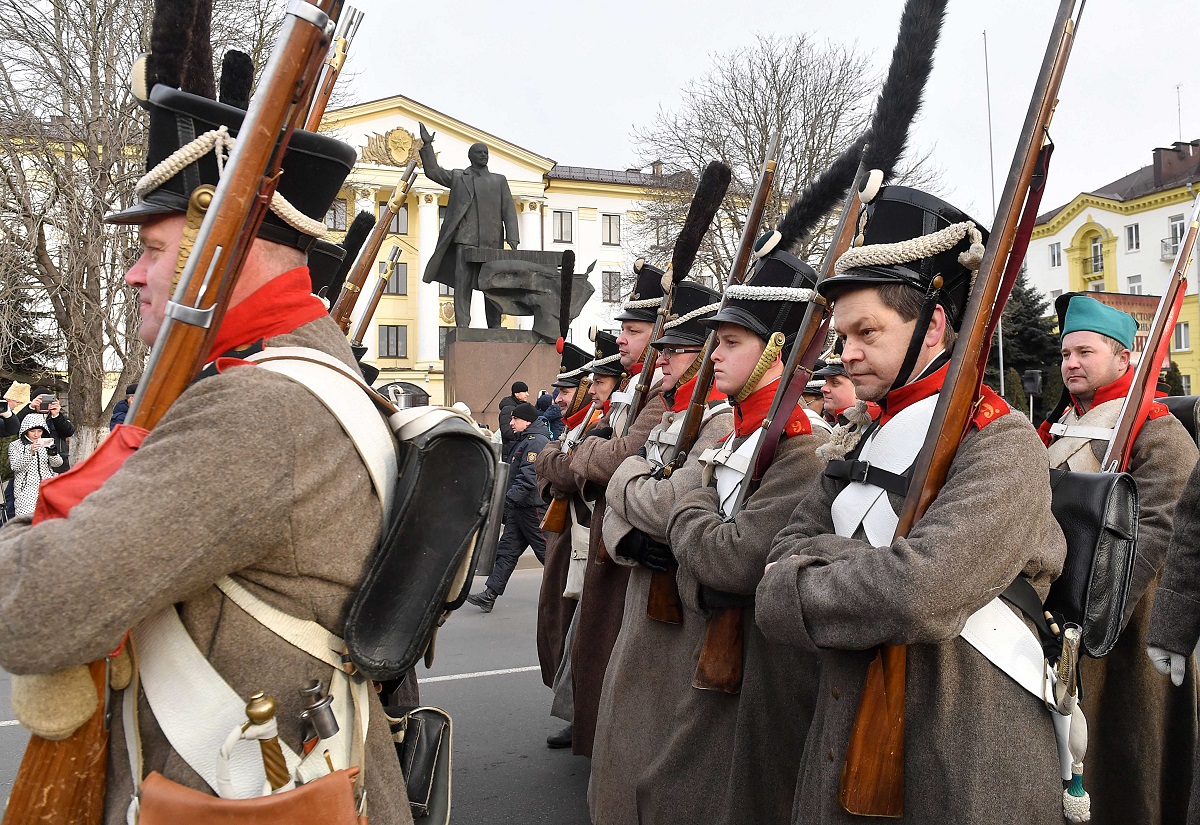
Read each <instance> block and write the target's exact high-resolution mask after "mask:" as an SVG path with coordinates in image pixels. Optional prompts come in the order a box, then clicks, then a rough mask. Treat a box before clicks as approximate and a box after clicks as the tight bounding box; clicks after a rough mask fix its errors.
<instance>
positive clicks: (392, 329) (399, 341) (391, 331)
mask: <svg viewBox="0 0 1200 825" xmlns="http://www.w3.org/2000/svg"><path fill="white" fill-rule="evenodd" d="M379 357H380V358H407V357H408V327H406V326H404V325H403V324H392V325H387V326H384V325H381V326H380V327H379Z"/></svg>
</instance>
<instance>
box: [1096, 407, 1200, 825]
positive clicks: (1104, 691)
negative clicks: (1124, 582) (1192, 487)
mask: <svg viewBox="0 0 1200 825" xmlns="http://www.w3.org/2000/svg"><path fill="white" fill-rule="evenodd" d="M1089 446H1090V447H1091V449H1092V451H1093V453H1095V454H1096V458H1097V460H1100V459H1103V457H1104V452H1105V450H1106V449H1107V447H1108V442H1107V441H1101V440H1093V441H1092V443H1091V444H1090V445H1089ZM1196 458H1197V454H1196V444H1195V442H1193V441H1192V437H1191V435H1189V434H1188V431H1187V430H1186V429H1185V428H1184V426H1183V425H1182V424H1180V423H1179V421H1178V420H1177V419H1176V418H1175V417H1174V416H1173V415H1164V416H1162V417H1160V418H1154V419H1151V420H1148V421H1146V423H1145V424H1144V425H1143V426H1142V429H1141V430H1140V431H1139V432H1138V436H1137V440H1136V441H1134V444H1133V453H1132V455H1131V456H1130V460H1129V467H1128V472H1129V473H1130V475H1132V476H1133V480H1134V481H1135V482H1136V483H1137V491H1138V503H1139V505H1140V508H1141V509H1140V513H1139V516H1138V537H1137V556H1136V558H1135V561H1134V571H1133V581H1132V583H1131V584H1130V588H1129V599H1128V601H1127V602H1126V605H1125V622H1126V624H1125V628H1124V629H1123V630H1122V631H1121V636H1120V638H1119V639H1118V640H1117V645H1116V647H1114V648H1113V650H1112V652H1110V653H1109V654H1108V655H1107V656H1105V657H1104V658H1103V659H1092V658H1091V657H1084V658H1083V659H1081V660H1080V663H1079V666H1080V678H1081V679H1082V681H1083V687H1084V694H1083V712H1084V714H1085V715H1086V716H1087V721H1088V753H1087V760H1086V763H1085V779H1086V784H1087V790H1088V793H1089V794H1090V795H1091V797H1092V822H1093V823H1094V825H1108V823H1111V824H1112V825H1121V824H1122V823H1126V822H1137V823H1145V825H1159V823H1163V824H1164V825H1165V824H1166V823H1183V822H1184V821H1185V819H1186V817H1187V809H1188V796H1189V794H1188V789H1189V788H1190V786H1191V780H1192V762H1193V758H1194V755H1195V752H1196V700H1197V684H1196V681H1197V680H1196V662H1195V659H1194V658H1190V659H1189V661H1188V666H1187V671H1186V674H1185V678H1184V682H1183V685H1182V686H1181V687H1178V688H1177V687H1175V686H1174V685H1172V684H1171V680H1170V679H1168V678H1167V677H1166V676H1163V675H1162V674H1160V673H1159V672H1158V671H1157V670H1155V669H1154V665H1153V664H1151V662H1150V659H1149V657H1147V656H1146V649H1145V642H1144V639H1145V637H1146V631H1147V630H1149V625H1150V612H1151V610H1152V609H1153V607H1154V599H1155V593H1156V591H1157V590H1158V580H1159V575H1160V574H1161V572H1162V569H1163V565H1164V562H1165V561H1166V557H1167V547H1168V545H1169V544H1170V541H1171V522H1172V517H1173V515H1174V513H1175V503H1176V502H1177V501H1178V500H1179V495H1180V493H1182V492H1183V488H1184V485H1185V484H1186V483H1187V477H1188V473H1189V472H1190V471H1191V468H1192V467H1193V466H1194V465H1195V463H1196Z"/></svg>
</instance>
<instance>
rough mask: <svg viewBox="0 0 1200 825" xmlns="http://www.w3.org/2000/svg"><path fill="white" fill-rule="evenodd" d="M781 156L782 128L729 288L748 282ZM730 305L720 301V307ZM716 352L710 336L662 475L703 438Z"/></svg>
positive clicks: (770, 149)
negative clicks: (746, 280) (780, 139)
mask: <svg viewBox="0 0 1200 825" xmlns="http://www.w3.org/2000/svg"><path fill="white" fill-rule="evenodd" d="M778 153H779V128H778V127H776V128H775V131H774V132H772V133H771V139H770V140H769V141H768V142H767V152H766V155H765V156H764V157H763V165H762V169H761V170H759V173H758V183H757V185H755V187H754V195H753V196H752V197H751V199H750V208H749V210H748V211H747V213H746V222H745V223H744V224H743V225H742V237H741V239H740V240H739V241H738V247H737V252H736V253H735V254H734V256H733V264H732V265H731V266H730V268H729V285H730V286H732V285H733V284H740V283H741V282H742V281H743V280H745V278H746V269H747V268H748V267H749V264H750V254H751V253H752V252H753V251H754V241H755V239H756V238H757V237H758V227H759V225H760V224H761V223H762V219H763V213H765V212H766V210H767V201H768V200H770V198H771V190H772V188H774V185H775V166H776V164H777V163H778V161H777V160H776V156H777V155H778ZM727 301H728V298H726V297H725V296H724V295H722V297H721V306H722V307H724V306H725V303H726V302H727ZM716 348H717V336H716V334H715V333H711V334H709V336H708V340H707V341H706V342H705V344H704V352H703V353H701V355H700V370H699V371H698V372H697V373H696V385H695V388H694V389H693V390H692V398H691V401H689V402H688V407H687V412H686V413H684V418H683V429H682V430H681V431H680V434H679V444H678V449H677V451H676V453H675V455H674V456H673V457H672V459H671V463H670V464H668V465H667V466H666V467H664V468H663V475H664V476H669V475H670V474H671V473H672V472H673V471H674V470H677V469H678V468H679V467H681V466H682V465H683V462H684V461H686V460H687V457H688V453H689V452H690V451H691V449H692V447H693V446H694V445H695V444H696V439H698V438H699V437H700V426H701V425H702V424H703V423H704V411H705V409H707V408H708V396H709V393H711V392H712V384H713V367H714V366H715V365H714V364H713V361H712V354H713V351H714V350H715V349H716Z"/></svg>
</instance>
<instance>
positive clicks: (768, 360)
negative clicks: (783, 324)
mask: <svg viewBox="0 0 1200 825" xmlns="http://www.w3.org/2000/svg"><path fill="white" fill-rule="evenodd" d="M786 341H787V338H786V337H785V336H784V334H783V333H782V332H772V333H771V338H770V339H769V340H768V341H767V345H766V346H765V347H763V351H762V355H760V356H759V357H758V363H757V364H755V365H754V369H753V371H751V373H750V377H749V378H748V379H746V383H745V384H744V385H742V389H741V391H739V392H738V394H737V398H736V399H734V400H736V401H737V402H738V403H739V404H740V403H741V402H743V401H745V400H746V399H747V398H749V397H750V393H752V392H754V391H755V390H756V389H758V382H759V381H761V380H762V377H763V375H765V374H766V372H767V370H769V369H770V368H771V365H772V364H774V363H775V359H776V358H778V357H779V353H780V352H782V351H783V345H784V343H785V342H786Z"/></svg>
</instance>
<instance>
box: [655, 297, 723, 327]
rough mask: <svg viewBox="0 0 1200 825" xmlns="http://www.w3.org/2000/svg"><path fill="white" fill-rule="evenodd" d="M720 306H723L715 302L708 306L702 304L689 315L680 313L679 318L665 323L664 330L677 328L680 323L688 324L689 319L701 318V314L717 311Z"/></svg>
mask: <svg viewBox="0 0 1200 825" xmlns="http://www.w3.org/2000/svg"><path fill="white" fill-rule="evenodd" d="M720 308H721V304H720V303H715V304H709V305H707V306H702V307H700V308H699V309H693V310H692V311H691V312H689V313H688V314H687V315H680V316H679V317H678V318H675V319H673V320H671V321H667V322H666V323H665V324H663V329H664V330H668V329H675V327H677V326H679V325H680V324H686V323H687V322H688V321H690V320H692V319H693V318H699V317H700V316H701V315H708V314H709V313H710V312H716V311H717V310H718V309H720Z"/></svg>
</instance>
